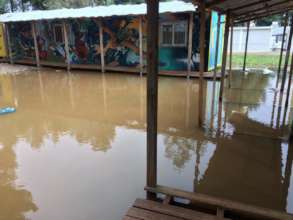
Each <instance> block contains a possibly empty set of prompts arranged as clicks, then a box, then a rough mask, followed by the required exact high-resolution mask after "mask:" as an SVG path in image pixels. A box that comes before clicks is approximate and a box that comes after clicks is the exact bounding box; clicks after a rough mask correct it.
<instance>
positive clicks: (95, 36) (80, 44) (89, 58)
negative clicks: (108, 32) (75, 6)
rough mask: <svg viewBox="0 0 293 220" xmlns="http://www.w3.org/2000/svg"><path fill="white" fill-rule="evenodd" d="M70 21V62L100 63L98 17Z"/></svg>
mask: <svg viewBox="0 0 293 220" xmlns="http://www.w3.org/2000/svg"><path fill="white" fill-rule="evenodd" d="M68 23H69V28H68V31H69V32H68V33H69V34H68V35H69V37H68V38H69V51H70V62H71V63H72V64H95V65H97V64H98V65H100V64H101V51H100V37H99V25H98V21H97V19H94V18H92V19H89V18H87V19H74V20H70V21H69V22H68Z"/></svg>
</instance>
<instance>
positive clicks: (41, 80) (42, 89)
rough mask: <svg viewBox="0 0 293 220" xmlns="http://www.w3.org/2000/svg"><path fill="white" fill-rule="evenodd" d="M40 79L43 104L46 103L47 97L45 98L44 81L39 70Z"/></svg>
mask: <svg viewBox="0 0 293 220" xmlns="http://www.w3.org/2000/svg"><path fill="white" fill-rule="evenodd" d="M38 78H39V84H40V94H41V99H42V102H43V103H44V102H45V96H44V84H43V79H42V75H41V72H40V71H39V70H38Z"/></svg>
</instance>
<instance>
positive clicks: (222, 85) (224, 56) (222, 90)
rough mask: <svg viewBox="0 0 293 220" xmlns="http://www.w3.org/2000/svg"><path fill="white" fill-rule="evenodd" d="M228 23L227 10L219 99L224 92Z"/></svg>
mask: <svg viewBox="0 0 293 220" xmlns="http://www.w3.org/2000/svg"><path fill="white" fill-rule="evenodd" d="M229 24H230V13H229V12H228V13H227V15H226V22H225V33H224V49H223V56H222V68H221V85H220V94H219V100H220V101H222V99H223V92H224V82H225V81H224V80H225V73H226V63H227V51H228V38H229Z"/></svg>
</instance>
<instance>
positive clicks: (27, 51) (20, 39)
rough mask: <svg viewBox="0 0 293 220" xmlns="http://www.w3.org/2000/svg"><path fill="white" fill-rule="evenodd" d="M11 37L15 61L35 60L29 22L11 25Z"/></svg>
mask: <svg viewBox="0 0 293 220" xmlns="http://www.w3.org/2000/svg"><path fill="white" fill-rule="evenodd" d="M9 35H10V43H11V49H12V57H13V59H14V60H21V59H29V60H31V59H34V58H35V48H34V40H33V36H32V30H31V25H30V23H28V22H17V23H12V24H9Z"/></svg>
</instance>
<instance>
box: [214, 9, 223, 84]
mask: <svg viewBox="0 0 293 220" xmlns="http://www.w3.org/2000/svg"><path fill="white" fill-rule="evenodd" d="M220 28H221V15H220V13H218V21H217V39H216V40H217V42H216V52H215V65H214V76H213V80H214V81H215V80H216V76H217V66H218V54H219V45H220V44H219V43H220Z"/></svg>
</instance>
